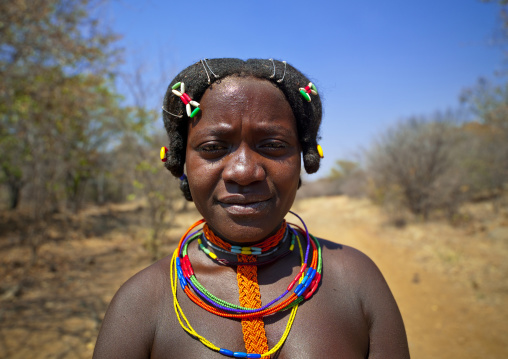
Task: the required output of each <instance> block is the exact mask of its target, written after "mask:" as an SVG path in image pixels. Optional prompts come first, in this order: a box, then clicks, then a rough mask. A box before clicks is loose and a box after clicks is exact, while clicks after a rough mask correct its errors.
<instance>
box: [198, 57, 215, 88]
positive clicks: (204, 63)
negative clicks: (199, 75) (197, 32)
mask: <svg viewBox="0 0 508 359" xmlns="http://www.w3.org/2000/svg"><path fill="white" fill-rule="evenodd" d="M206 60H209V59H207V58H204V59H202V60H201V65H203V68H204V69H205V72H206V77H207V78H208V84H210V75H208V71H207V70H206V68H208V70H209V71H210V72H211V73H212V75H213V76H215V78H218V77H219V76H217V75H216V74H215V73H214V72H213V71H212V69H211V68H210V66H209V65H208V62H206ZM205 65H206V66H205Z"/></svg>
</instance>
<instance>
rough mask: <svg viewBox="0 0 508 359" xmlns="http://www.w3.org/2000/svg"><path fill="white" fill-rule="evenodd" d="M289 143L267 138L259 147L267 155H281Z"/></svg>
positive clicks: (284, 152) (286, 149)
mask: <svg viewBox="0 0 508 359" xmlns="http://www.w3.org/2000/svg"><path fill="white" fill-rule="evenodd" d="M289 147H290V146H289V144H288V143H287V142H284V141H280V140H269V141H265V142H263V143H262V144H261V145H260V146H259V149H260V151H261V152H263V153H265V154H266V155H268V156H283V155H285V154H286V153H287V151H288V149H289Z"/></svg>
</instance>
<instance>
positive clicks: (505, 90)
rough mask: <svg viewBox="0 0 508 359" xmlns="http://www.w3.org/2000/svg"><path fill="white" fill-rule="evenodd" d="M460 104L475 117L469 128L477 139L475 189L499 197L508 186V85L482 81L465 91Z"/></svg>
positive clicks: (474, 164)
mask: <svg viewBox="0 0 508 359" xmlns="http://www.w3.org/2000/svg"><path fill="white" fill-rule="evenodd" d="M461 100H462V102H463V103H465V104H466V105H468V106H469V109H470V110H471V112H472V114H473V116H474V118H473V121H472V122H471V123H470V124H469V125H468V126H467V128H466V129H467V130H468V131H469V132H470V133H471V134H473V135H474V137H475V142H474V145H475V146H476V147H475V148H476V155H475V158H474V159H475V161H473V162H472V163H471V164H470V165H471V167H472V169H471V171H470V172H471V174H472V176H473V178H474V179H475V182H474V185H475V187H476V189H477V191H478V192H482V193H483V194H486V195H488V196H495V197H499V196H500V195H501V194H502V192H503V190H504V186H505V184H506V183H507V182H508V84H506V83H505V84H503V85H494V84H492V83H491V82H489V81H487V80H485V79H480V80H478V82H477V84H476V85H475V86H473V87H472V88H469V89H466V90H464V91H463V93H462V96H461Z"/></svg>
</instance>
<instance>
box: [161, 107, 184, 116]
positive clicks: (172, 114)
mask: <svg viewBox="0 0 508 359" xmlns="http://www.w3.org/2000/svg"><path fill="white" fill-rule="evenodd" d="M162 111H164V112H166V113H167V114H170V115H171V116H175V117H178V118H182V117H183V116H182V115H175V114H174V113H171V112H169V111H168V110H166V109H165V108H164V106H162Z"/></svg>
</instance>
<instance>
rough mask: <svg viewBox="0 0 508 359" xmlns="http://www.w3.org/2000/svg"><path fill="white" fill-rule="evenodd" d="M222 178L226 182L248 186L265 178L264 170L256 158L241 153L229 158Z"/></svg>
mask: <svg viewBox="0 0 508 359" xmlns="http://www.w3.org/2000/svg"><path fill="white" fill-rule="evenodd" d="M223 178H224V180H225V181H227V182H235V183H238V184H240V185H243V186H245V185H248V184H251V183H253V182H258V181H262V180H263V179H264V178H265V170H264V169H263V166H262V164H261V163H260V162H259V161H257V159H256V156H247V155H246V154H245V153H241V154H239V155H237V156H231V158H230V161H228V164H227V165H226V168H225V169H224V172H223Z"/></svg>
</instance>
